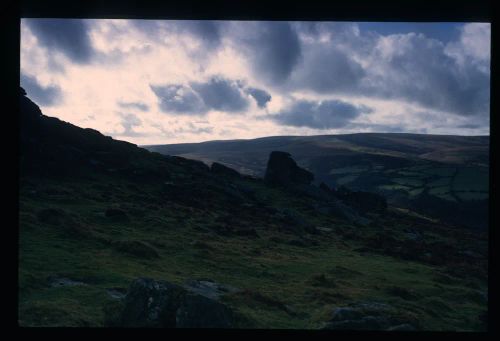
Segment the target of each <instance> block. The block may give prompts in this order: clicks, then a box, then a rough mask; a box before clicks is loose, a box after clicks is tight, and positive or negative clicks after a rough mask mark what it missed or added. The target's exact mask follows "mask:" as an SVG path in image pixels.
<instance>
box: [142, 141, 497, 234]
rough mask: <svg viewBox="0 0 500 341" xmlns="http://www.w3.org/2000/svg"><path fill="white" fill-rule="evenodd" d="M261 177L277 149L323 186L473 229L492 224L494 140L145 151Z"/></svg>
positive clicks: (224, 144)
mask: <svg viewBox="0 0 500 341" xmlns="http://www.w3.org/2000/svg"><path fill="white" fill-rule="evenodd" d="M145 148H147V149H148V150H150V151H155V152H159V153H162V154H165V155H178V156H183V157H186V158H191V159H196V160H201V161H203V162H206V163H207V164H210V163H212V162H214V161H216V162H219V163H222V164H224V165H226V166H228V167H232V168H234V169H236V170H238V171H240V172H242V173H246V174H250V175H253V176H257V177H262V176H263V174H264V170H265V167H266V162H267V156H268V155H269V153H270V152H271V151H273V150H282V151H286V152H289V153H291V154H292V155H293V156H294V158H295V160H296V161H297V163H298V164H299V165H300V166H302V167H304V168H306V169H308V170H310V171H311V172H313V173H314V174H315V182H316V183H317V184H319V183H321V182H324V183H326V184H327V185H329V186H332V187H335V188H338V187H340V186H346V187H348V188H350V189H354V190H365V191H371V192H376V193H380V194H383V195H384V196H386V197H387V198H388V200H389V202H391V203H393V204H395V205H398V206H401V207H403V208H411V209H414V210H417V211H419V212H422V213H425V214H429V215H431V216H435V217H436V218H439V219H443V220H444V221H448V222H452V223H455V224H462V225H464V226H468V227H471V228H475V229H486V228H487V226H488V219H487V217H488V197H489V195H488V190H489V137H488V136H449V135H419V134H402V133H401V134H400V133H394V134H392V133H391V134H382V133H366V134H365V133H363V134H348V135H321V136H276V137H265V138H258V139H253V140H230V141H209V142H203V143H187V144H172V145H156V146H145Z"/></svg>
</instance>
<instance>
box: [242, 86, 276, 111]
mask: <svg viewBox="0 0 500 341" xmlns="http://www.w3.org/2000/svg"><path fill="white" fill-rule="evenodd" d="M245 91H246V92H247V93H248V94H250V96H252V97H253V98H254V99H255V101H256V102H257V105H258V106H259V108H264V107H265V106H266V104H267V102H269V101H270V100H271V95H270V94H269V93H268V92H267V91H265V90H261V89H257V88H248V89H246V90H245Z"/></svg>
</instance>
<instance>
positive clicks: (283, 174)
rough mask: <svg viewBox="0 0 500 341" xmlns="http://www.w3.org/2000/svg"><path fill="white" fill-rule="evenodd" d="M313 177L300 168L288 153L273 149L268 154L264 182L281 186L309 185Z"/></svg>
mask: <svg viewBox="0 0 500 341" xmlns="http://www.w3.org/2000/svg"><path fill="white" fill-rule="evenodd" d="M313 179H314V175H313V174H312V173H311V172H309V171H308V170H306V169H303V168H300V167H299V166H298V165H297V163H296V162H295V161H294V160H293V159H292V156H291V155H290V154H289V153H286V152H280V151H274V152H271V154H270V155H269V160H268V162H267V168H266V174H265V176H264V180H265V181H266V183H268V184H270V185H281V186H289V185H294V184H297V185H298V184H304V185H309V184H310V183H311V182H312V181H313Z"/></svg>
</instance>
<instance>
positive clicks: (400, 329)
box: [387, 323, 417, 332]
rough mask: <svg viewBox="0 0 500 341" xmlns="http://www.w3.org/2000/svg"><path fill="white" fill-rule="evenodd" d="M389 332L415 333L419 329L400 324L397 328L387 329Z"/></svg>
mask: <svg viewBox="0 0 500 341" xmlns="http://www.w3.org/2000/svg"><path fill="white" fill-rule="evenodd" d="M387 330H390V331H398V332H409V331H415V330H417V329H416V328H415V327H413V326H412V325H411V324H408V323H403V324H398V325H397V326H392V327H389V328H387Z"/></svg>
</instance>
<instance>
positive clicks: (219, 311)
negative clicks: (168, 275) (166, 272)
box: [119, 278, 235, 328]
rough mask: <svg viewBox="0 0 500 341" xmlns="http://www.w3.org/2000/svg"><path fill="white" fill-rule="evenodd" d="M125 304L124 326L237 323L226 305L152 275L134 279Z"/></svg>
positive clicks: (121, 318)
mask: <svg viewBox="0 0 500 341" xmlns="http://www.w3.org/2000/svg"><path fill="white" fill-rule="evenodd" d="M123 304H124V307H123V310H122V312H121V314H120V315H119V325H120V326H122V327H153V328H232V327H234V323H235V322H234V321H235V318H234V313H233V311H232V310H231V309H229V308H228V307H227V306H226V305H224V304H222V303H220V302H218V301H216V300H214V299H211V298H209V297H206V296H202V295H199V294H197V293H193V292H190V291H188V290H186V289H185V288H183V287H181V286H178V285H175V284H172V283H169V282H166V281H156V280H153V279H150V278H138V279H136V280H134V281H133V282H132V284H131V285H130V287H129V289H128V291H127V295H126V296H125V299H124V302H123Z"/></svg>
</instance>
